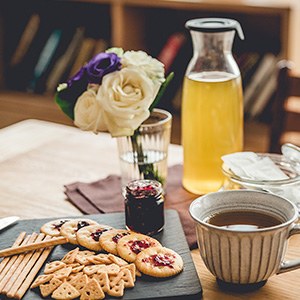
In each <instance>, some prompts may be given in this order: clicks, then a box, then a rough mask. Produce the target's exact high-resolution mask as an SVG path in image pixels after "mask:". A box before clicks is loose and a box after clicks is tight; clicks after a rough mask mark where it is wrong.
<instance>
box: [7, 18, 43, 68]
mask: <svg viewBox="0 0 300 300" xmlns="http://www.w3.org/2000/svg"><path fill="white" fill-rule="evenodd" d="M39 26H40V16H39V15H38V14H33V15H31V16H30V17H29V20H28V22H27V24H26V26H25V29H24V31H23V33H22V35H21V38H20V40H19V43H18V45H17V47H16V49H15V51H14V53H13V55H12V57H11V60H10V65H11V66H15V65H17V64H19V63H20V62H21V61H22V59H23V58H24V56H25V54H26V53H27V51H28V49H29V47H30V45H31V43H32V42H33V39H34V37H35V35H36V34H37V32H38V29H39Z"/></svg>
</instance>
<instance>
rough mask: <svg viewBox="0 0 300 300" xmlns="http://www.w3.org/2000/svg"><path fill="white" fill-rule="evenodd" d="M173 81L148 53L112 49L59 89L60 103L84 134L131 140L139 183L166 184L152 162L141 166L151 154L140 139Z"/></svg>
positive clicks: (58, 98) (58, 97) (161, 65)
mask: <svg viewBox="0 0 300 300" xmlns="http://www.w3.org/2000/svg"><path fill="white" fill-rule="evenodd" d="M173 76H174V74H173V73H170V74H169V76H168V77H167V78H165V75H164V65H163V64H162V63H161V62H160V61H158V60H157V59H155V58H153V57H151V56H149V55H148V54H147V53H145V52H143V51H126V52H124V51H123V50H122V49H121V48H110V49H108V50H107V51H105V52H101V53H99V54H97V55H96V56H95V57H93V58H92V59H91V60H90V61H89V62H87V63H86V64H85V65H84V66H83V67H82V68H81V69H80V70H79V71H78V72H77V73H76V74H75V75H74V76H73V77H71V78H70V79H69V80H68V81H67V82H66V83H62V84H60V85H59V86H58V88H57V93H56V95H55V100H56V102H57V104H58V105H59V106H60V108H61V109H62V111H63V112H64V113H65V114H66V115H68V116H69V117H70V118H71V119H73V120H74V124H75V125H76V126H77V127H79V128H80V129H82V130H87V131H93V132H94V133H98V132H107V131H108V132H109V133H110V134H111V136H112V137H124V136H126V137H130V141H131V143H132V149H133V155H134V162H135V163H136V164H137V165H138V169H139V173H140V176H139V178H143V179H156V180H158V181H160V182H163V180H164V179H163V178H160V177H159V174H158V172H157V170H155V168H154V166H153V164H152V163H147V164H145V163H142V161H147V154H146V153H144V150H143V145H142V144H141V143H140V142H139V139H138V135H139V133H140V131H139V128H140V126H141V124H142V123H143V122H144V121H145V120H147V119H148V118H149V116H150V113H151V111H152V110H153V108H154V107H155V105H156V104H157V103H158V101H159V100H160V99H161V97H162V95H163V93H164V91H165V89H166V87H167V86H168V84H169V83H170V81H171V80H172V78H173ZM136 179H137V178H136Z"/></svg>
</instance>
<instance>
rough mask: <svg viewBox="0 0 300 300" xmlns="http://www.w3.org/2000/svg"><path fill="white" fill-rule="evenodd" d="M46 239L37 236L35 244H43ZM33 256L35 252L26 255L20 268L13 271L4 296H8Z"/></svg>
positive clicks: (40, 235)
mask: <svg viewBox="0 0 300 300" xmlns="http://www.w3.org/2000/svg"><path fill="white" fill-rule="evenodd" d="M44 237H45V235H44V234H39V235H37V236H36V240H35V243H37V242H41V241H42V240H43V238H44ZM21 255H22V254H21ZM21 255H20V256H21ZM32 255H33V251H30V252H28V253H26V254H24V258H23V260H22V261H21V263H20V264H19V265H18V266H16V267H15V269H14V270H13V274H12V276H11V277H10V279H9V281H8V282H7V283H6V285H5V287H4V289H3V290H2V293H3V294H7V293H8V292H9V290H10V289H11V288H12V286H13V285H14V283H15V281H16V280H17V279H18V278H19V276H20V274H21V272H22V271H23V269H24V268H25V266H26V265H27V263H28V261H29V260H30V258H31V257H32Z"/></svg>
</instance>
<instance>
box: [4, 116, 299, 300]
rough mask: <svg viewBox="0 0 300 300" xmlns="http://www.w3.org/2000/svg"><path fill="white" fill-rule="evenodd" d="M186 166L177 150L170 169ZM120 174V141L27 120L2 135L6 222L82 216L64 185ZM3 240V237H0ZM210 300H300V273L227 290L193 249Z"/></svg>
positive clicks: (293, 242)
mask: <svg viewBox="0 0 300 300" xmlns="http://www.w3.org/2000/svg"><path fill="white" fill-rule="evenodd" d="M180 162H182V148H181V147H180V146H175V145H171V146H170V149H169V165H172V164H175V163H180ZM118 173H119V161H118V156H117V148H116V141H115V140H114V139H112V138H111V137H110V136H109V135H108V134H104V133H101V134H99V135H95V134H92V133H89V132H82V131H80V130H79V129H77V128H73V127H68V126H64V125H58V124H54V123H49V122H43V121H37V120H27V121H23V122H20V123H17V124H14V125H12V126H9V127H6V128H4V129H1V130H0V217H5V216H10V215H18V216H20V217H21V218H23V219H26V218H44V217H60V216H66V215H70V216H75V215H79V214H81V213H80V212H79V211H78V210H77V209H76V208H75V207H74V206H73V205H71V204H70V203H69V202H68V201H66V199H65V195H64V193H63V190H64V187H63V185H64V184H68V183H71V182H75V181H82V182H90V181H94V180H97V179H99V178H104V177H106V176H107V175H108V174H118ZM0 238H1V233H0ZM191 253H192V257H193V259H194V262H195V265H196V268H197V271H198V275H199V277H200V280H201V283H202V287H203V298H204V299H218V300H224V299H225V300H226V299H272V300H276V299H285V300H286V299H291V300H295V299H300V270H296V271H293V272H290V273H286V274H282V275H278V276H273V277H272V278H271V279H269V280H268V282H267V284H266V285H265V286H264V287H263V288H261V289H260V290H258V291H255V292H251V293H246V294H240V293H229V292H224V291H221V290H220V289H219V288H218V286H217V284H216V281H215V278H214V277H213V276H212V275H211V274H210V273H209V271H208V270H207V269H206V267H205V266H204V264H203V262H202V260H201V258H200V255H199V252H198V250H193V251H192V252H191ZM296 257H299V258H300V237H299V236H294V237H292V238H291V239H290V243H289V250H288V254H287V258H296Z"/></svg>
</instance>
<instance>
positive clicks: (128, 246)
mask: <svg viewBox="0 0 300 300" xmlns="http://www.w3.org/2000/svg"><path fill="white" fill-rule="evenodd" d="M157 246H161V244H160V243H159V241H157V240H156V239H154V238H152V237H150V236H147V235H144V234H140V233H134V232H133V233H131V234H129V235H126V236H124V237H122V238H121V239H120V240H119V241H118V243H117V251H118V255H119V256H121V257H122V258H123V259H125V260H126V261H128V262H134V261H135V259H136V256H137V255H138V254H139V253H140V252H141V251H143V250H145V249H147V248H150V247H157Z"/></svg>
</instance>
